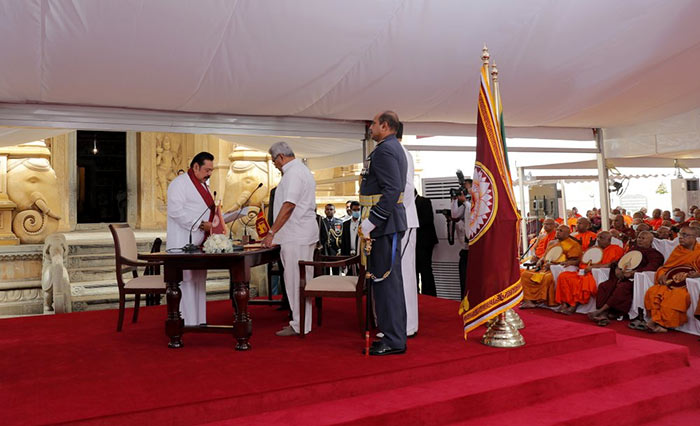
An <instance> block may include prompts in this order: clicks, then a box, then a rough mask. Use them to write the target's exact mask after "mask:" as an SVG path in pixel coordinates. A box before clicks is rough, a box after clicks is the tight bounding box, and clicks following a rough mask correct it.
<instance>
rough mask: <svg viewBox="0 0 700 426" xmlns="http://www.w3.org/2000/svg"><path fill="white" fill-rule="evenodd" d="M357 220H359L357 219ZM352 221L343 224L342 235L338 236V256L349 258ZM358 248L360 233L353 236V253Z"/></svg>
mask: <svg viewBox="0 0 700 426" xmlns="http://www.w3.org/2000/svg"><path fill="white" fill-rule="evenodd" d="M358 220H359V219H358ZM351 223H352V219H350V220H346V221H345V222H343V235H341V236H340V255H341V256H350V224H351ZM359 247H360V233H359V232H358V233H357V234H356V235H355V251H357V249H358V248H359Z"/></svg>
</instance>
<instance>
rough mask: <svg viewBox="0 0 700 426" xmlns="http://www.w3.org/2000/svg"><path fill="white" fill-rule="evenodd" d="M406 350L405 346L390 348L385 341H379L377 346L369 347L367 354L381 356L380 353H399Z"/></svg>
mask: <svg viewBox="0 0 700 426" xmlns="http://www.w3.org/2000/svg"><path fill="white" fill-rule="evenodd" d="M405 352H406V348H405V347H404V348H392V347H391V346H389V345H387V344H386V343H381V342H380V343H379V344H378V345H377V346H373V347H371V348H369V354H370V355H371V356H382V355H399V354H402V353H405Z"/></svg>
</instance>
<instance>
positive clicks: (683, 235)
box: [678, 232, 695, 237]
mask: <svg viewBox="0 0 700 426" xmlns="http://www.w3.org/2000/svg"><path fill="white" fill-rule="evenodd" d="M678 235H680V236H681V237H695V235H694V234H686V233H683V232H681V233H680V234H678Z"/></svg>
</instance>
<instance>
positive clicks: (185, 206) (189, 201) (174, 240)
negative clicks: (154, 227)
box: [165, 173, 209, 249]
mask: <svg viewBox="0 0 700 426" xmlns="http://www.w3.org/2000/svg"><path fill="white" fill-rule="evenodd" d="M202 185H204V184H202ZM204 186H205V187H206V185H204ZM207 190H209V188H208V187H207ZM205 210H207V203H205V202H204V199H203V198H202V196H201V195H200V194H199V192H197V188H195V186H194V184H193V183H192V179H190V176H189V175H188V174H187V173H183V174H181V175H180V176H178V177H176V178H175V179H173V181H172V182H170V185H168V228H167V236H166V238H167V240H166V243H165V247H166V248H168V249H171V248H181V247H182V246H184V245H185V244H187V243H188V242H189V237H190V228H192V227H194V230H193V231H192V244H195V245H200V244H202V242H203V241H204V235H205V233H204V231H202V230H201V229H199V224H200V223H202V221H207V220H209V212H208V211H207V213H204V216H202V213H203V212H204V211H205ZM200 216H202V217H201V218H200V219H197V218H199V217H200Z"/></svg>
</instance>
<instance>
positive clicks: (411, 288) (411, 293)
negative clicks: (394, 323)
mask: <svg viewBox="0 0 700 426" xmlns="http://www.w3.org/2000/svg"><path fill="white" fill-rule="evenodd" d="M409 234H410V235H409ZM416 238H417V237H416V229H415V228H413V229H409V230H407V231H406V233H404V234H403V238H402V240H401V245H402V246H403V247H401V253H403V256H402V257H401V276H402V278H403V294H404V298H405V299H406V334H407V335H408V336H410V335H411V334H414V333H416V332H418V285H417V284H416Z"/></svg>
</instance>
